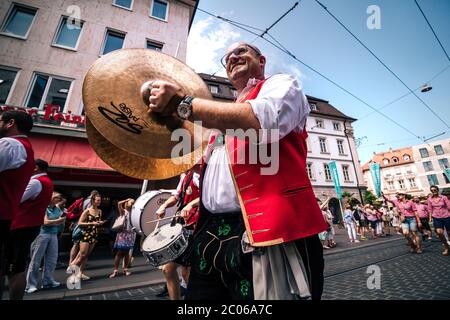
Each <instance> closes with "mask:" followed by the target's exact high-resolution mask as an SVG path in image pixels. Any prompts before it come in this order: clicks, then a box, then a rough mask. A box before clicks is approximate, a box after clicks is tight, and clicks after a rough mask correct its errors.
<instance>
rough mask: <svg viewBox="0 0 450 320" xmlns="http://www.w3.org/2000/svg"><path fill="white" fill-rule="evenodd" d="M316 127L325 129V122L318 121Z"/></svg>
mask: <svg viewBox="0 0 450 320" xmlns="http://www.w3.org/2000/svg"><path fill="white" fill-rule="evenodd" d="M316 127H317V128H323V120H319V119H316Z"/></svg>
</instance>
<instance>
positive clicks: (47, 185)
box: [11, 175, 53, 230]
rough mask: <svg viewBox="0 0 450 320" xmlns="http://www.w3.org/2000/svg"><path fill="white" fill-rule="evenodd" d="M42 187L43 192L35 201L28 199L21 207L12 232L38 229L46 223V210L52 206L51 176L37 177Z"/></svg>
mask: <svg viewBox="0 0 450 320" xmlns="http://www.w3.org/2000/svg"><path fill="white" fill-rule="evenodd" d="M36 180H39V182H40V183H41V185H42V190H41V192H40V193H39V195H38V196H37V197H36V198H34V199H28V200H27V201H25V202H23V203H21V204H20V206H19V212H18V214H17V215H16V216H15V217H14V219H13V222H12V224H11V230H14V229H20V228H30V227H38V226H41V225H42V224H43V223H44V215H45V210H46V209H47V207H48V205H49V204H50V200H51V199H52V193H53V182H52V181H51V180H50V178H49V176H47V175H44V176H40V177H37V178H36Z"/></svg>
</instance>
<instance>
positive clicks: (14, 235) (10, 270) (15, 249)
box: [6, 159, 53, 300]
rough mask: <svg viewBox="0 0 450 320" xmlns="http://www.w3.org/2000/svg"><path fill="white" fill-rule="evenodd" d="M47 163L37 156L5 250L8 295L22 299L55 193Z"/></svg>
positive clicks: (11, 297) (15, 298)
mask: <svg viewBox="0 0 450 320" xmlns="http://www.w3.org/2000/svg"><path fill="white" fill-rule="evenodd" d="M47 170H48V163H47V162H46V161H44V160H41V159H37V160H36V166H35V168H34V175H33V176H32V177H31V179H30V182H29V183H28V185H27V188H26V189H25V193H24V194H23V196H22V200H21V203H20V207H19V212H18V214H17V215H16V216H15V217H14V220H13V221H12V224H11V230H10V231H9V237H8V242H7V243H8V245H7V248H8V249H7V251H6V262H7V275H8V280H9V299H10V300H22V299H23V294H24V290H25V286H26V276H25V267H26V262H27V259H28V258H29V256H30V246H31V243H32V242H33V241H34V239H35V238H36V237H37V236H38V234H39V231H40V228H41V225H42V224H43V222H44V215H45V210H46V208H47V206H48V204H49V203H50V200H51V198H52V193H53V183H52V181H51V180H50V178H49V177H48V175H47Z"/></svg>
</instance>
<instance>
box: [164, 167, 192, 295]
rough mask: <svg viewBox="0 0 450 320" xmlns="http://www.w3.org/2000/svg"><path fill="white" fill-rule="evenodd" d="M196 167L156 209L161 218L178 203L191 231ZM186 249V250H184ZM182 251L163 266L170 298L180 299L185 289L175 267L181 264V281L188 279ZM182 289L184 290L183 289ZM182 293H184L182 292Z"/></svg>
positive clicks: (185, 259) (187, 270)
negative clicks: (179, 255)
mask: <svg viewBox="0 0 450 320" xmlns="http://www.w3.org/2000/svg"><path fill="white" fill-rule="evenodd" d="M196 169H197V170H198V167H194V168H193V169H191V170H189V171H187V172H186V173H183V174H182V175H181V177H180V181H179V183H178V186H177V189H176V190H175V192H174V193H173V194H172V196H171V197H169V198H168V199H167V200H166V201H165V202H164V203H163V204H162V205H161V206H160V207H159V208H158V210H157V211H156V215H157V217H158V218H159V219H161V218H163V217H164V215H165V211H166V209H167V208H170V207H173V206H174V205H178V209H179V210H178V212H179V213H180V215H181V216H182V217H183V218H184V219H185V222H186V224H187V227H186V228H187V229H188V230H190V231H193V230H194V228H195V222H196V219H197V211H198V204H199V194H200V192H199V174H198V173H197V172H195V170H196ZM191 233H192V232H191ZM186 251H187V250H186ZM186 251H185V252H184V253H183V254H182V255H181V257H178V258H177V259H175V261H173V262H169V263H167V264H165V265H164V266H163V273H164V277H165V278H166V282H167V294H168V295H169V298H170V299H171V300H180V298H181V291H182V290H183V289H185V288H184V287H183V286H180V281H179V279H178V272H177V269H178V267H179V266H180V265H181V266H182V269H181V274H182V279H183V282H186V283H187V282H188V279H189V263H188V258H189V257H187V256H186V255H188V252H186ZM182 287H183V289H181V288H182ZM183 291H184V290H183ZM165 293H166V289H164V290H163V291H162V292H160V293H158V295H157V296H158V297H162V296H164V295H165ZM183 295H184V294H183Z"/></svg>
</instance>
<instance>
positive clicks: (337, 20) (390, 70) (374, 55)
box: [315, 0, 450, 129]
mask: <svg viewBox="0 0 450 320" xmlns="http://www.w3.org/2000/svg"><path fill="white" fill-rule="evenodd" d="M315 1H316V3H317V4H318V5H319V6H321V7H322V8H323V9H324V10H325V11H326V12H327V13H328V14H329V15H330V16H331V17H332V18H333V19H334V20H336V22H337V23H339V24H340V25H341V26H342V27H343V28H344V29H345V30H346V31H347V32H348V33H350V35H351V36H352V37H353V38H354V39H355V40H356V41H357V42H358V43H359V44H360V45H362V46H363V47H364V48H365V49H366V50H367V51H369V53H370V54H371V55H372V56H373V57H374V58H375V59H377V60H378V62H380V63H381V64H382V65H383V66H384V67H385V68H386V69H387V70H388V71H389V72H390V73H391V74H392V75H393V76H394V77H395V78H396V79H397V80H398V81H400V82H401V83H402V84H403V85H404V86H405V87H406V88H407V89H408V90H409V91H410V93H412V94H413V95H414V96H415V97H416V98H417V99H418V100H419V101H420V102H422V104H423V105H424V106H425V107H427V109H428V110H430V112H431V113H432V114H434V115H435V116H436V118H438V119H439V120H440V121H441V122H442V123H444V124H445V126H446V127H447V128H448V129H450V126H449V125H448V124H447V122H445V121H444V119H442V118H441V117H440V116H439V115H438V114H437V113H436V112H435V111H434V110H433V109H432V108H431V107H430V106H429V105H428V104H427V103H426V102H425V101H423V100H422V99H421V98H420V97H419V96H418V95H417V94H416V93H415V92H414V91H413V90H412V89H411V88H410V87H408V85H407V84H406V83H405V82H404V81H403V80H402V79H400V77H399V76H398V75H397V74H396V73H395V72H394V71H392V69H391V68H389V67H388V66H387V65H386V64H385V63H384V62H383V61H381V59H380V58H378V56H377V55H376V54H375V53H373V51H372V50H370V49H369V48H368V47H367V46H366V45H365V44H364V43H363V42H362V41H361V40H359V38H358V37H357V36H355V35H354V34H353V32H351V31H350V30H349V29H348V28H347V27H346V26H345V25H344V24H343V23H342V22H341V21H340V20H339V19H338V18H336V16H335V15H333V14H332V13H331V12H330V11H329V10H328V8H327V7H326V6H325V5H323V4H322V3H321V2H320V1H319V0H315Z"/></svg>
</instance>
